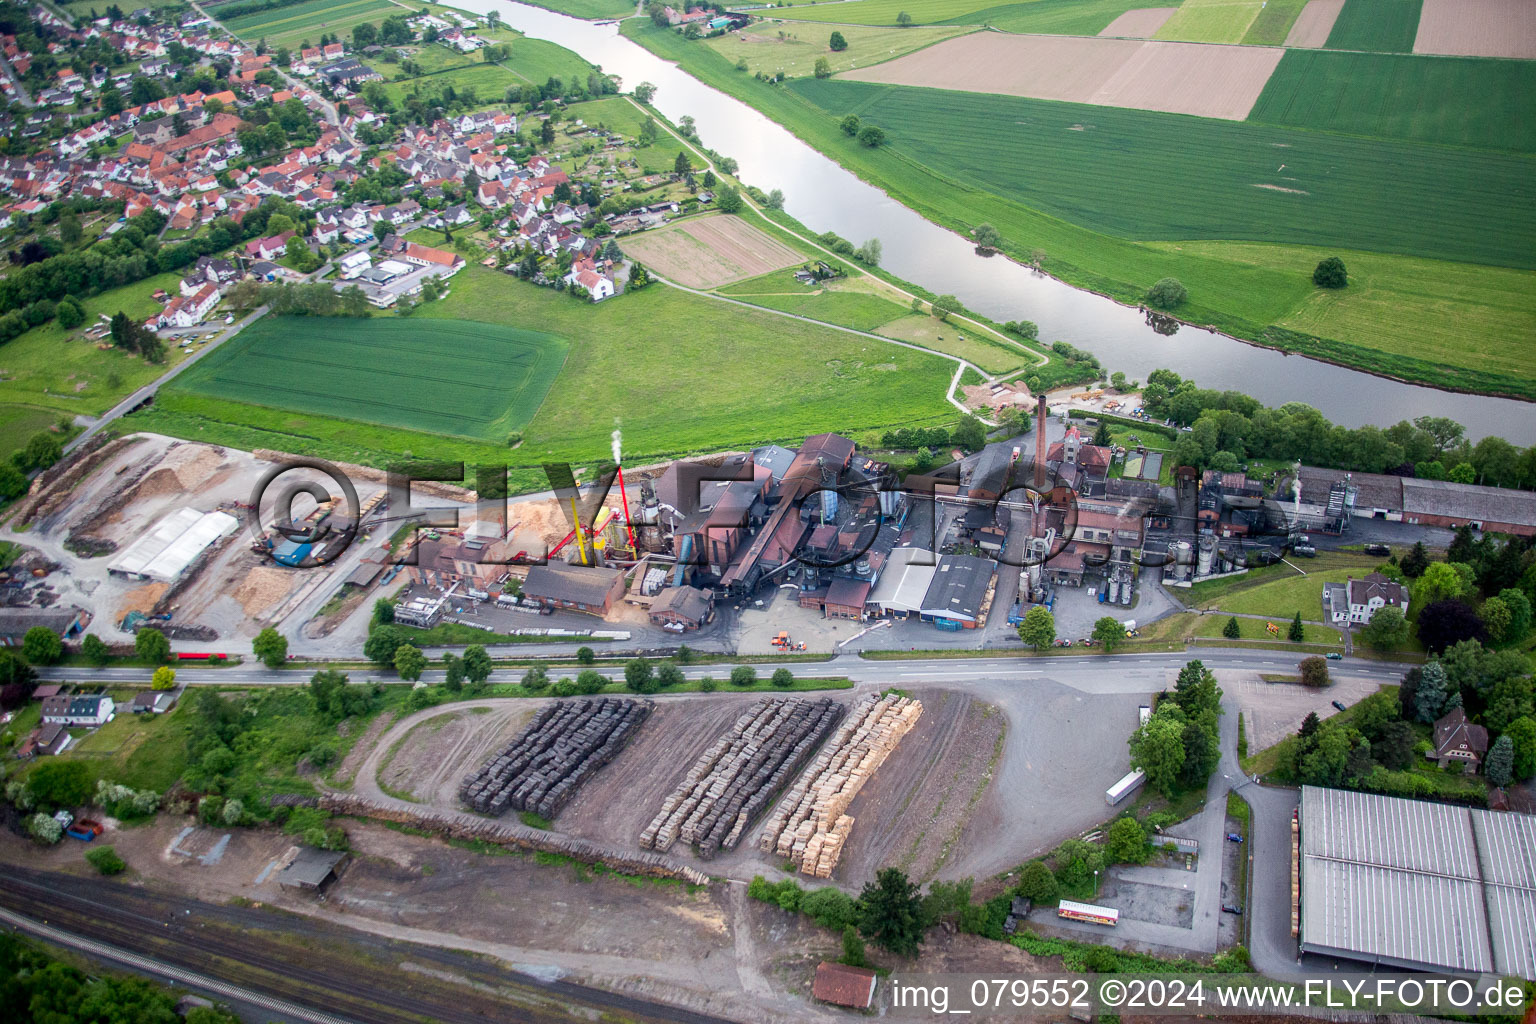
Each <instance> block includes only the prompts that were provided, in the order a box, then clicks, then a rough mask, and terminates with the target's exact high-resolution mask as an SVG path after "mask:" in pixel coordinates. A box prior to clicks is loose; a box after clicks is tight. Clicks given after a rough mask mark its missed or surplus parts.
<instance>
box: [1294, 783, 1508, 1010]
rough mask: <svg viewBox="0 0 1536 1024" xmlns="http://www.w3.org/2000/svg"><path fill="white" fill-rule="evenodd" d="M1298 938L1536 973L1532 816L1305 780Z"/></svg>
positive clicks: (1417, 960) (1428, 964)
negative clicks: (1330, 786)
mask: <svg viewBox="0 0 1536 1024" xmlns="http://www.w3.org/2000/svg"><path fill="white" fill-rule="evenodd" d="M1301 948H1302V950H1303V951H1305V952H1308V953H1320V954H1324V955H1328V956H1340V957H1346V958H1348V959H1352V960H1362V961H1366V962H1368V963H1376V964H1383V965H1387V966H1393V967H1405V968H1410V969H1414V970H1430V971H1459V972H1492V973H1497V974H1505V975H1513V976H1516V977H1521V978H1526V979H1528V980H1536V816H1532V815H1526V814H1509V813H1496V812H1493V811H1485V810H1479V809H1474V808H1470V807H1459V806H1454V805H1451V804H1437V803H1428V802H1424V801H1419V800H1403V799H1399V798H1397V797H1386V796H1377V795H1374V794H1370V793H1355V792H1349V791H1346V790H1338V789H1321V788H1318V787H1315V786H1306V787H1303V788H1302V791H1301Z"/></svg>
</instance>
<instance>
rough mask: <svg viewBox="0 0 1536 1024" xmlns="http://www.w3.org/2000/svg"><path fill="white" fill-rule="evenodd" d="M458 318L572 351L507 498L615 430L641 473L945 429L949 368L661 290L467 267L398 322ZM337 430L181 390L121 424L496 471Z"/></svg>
mask: <svg viewBox="0 0 1536 1024" xmlns="http://www.w3.org/2000/svg"><path fill="white" fill-rule="evenodd" d="M423 237H425V236H423ZM429 240H435V239H429ZM471 318H473V319H475V320H478V321H480V322H482V323H484V322H490V323H493V324H499V325H504V326H506V327H517V326H519V325H524V324H538V325H539V327H540V328H541V329H542V330H543V331H546V332H549V333H552V334H555V335H557V336H559V337H564V338H569V339H570V340H571V350H570V353H569V355H568V356H567V358H566V361H565V367H564V369H563V370H562V371H561V374H560V376H559V377H558V378H557V380H556V382H555V385H554V387H553V388H552V389H551V390H550V393H549V395H548V397H547V398H546V399H545V401H544V404H543V405H542V406H541V407H540V408H539V411H538V414H537V415H536V416H534V418H533V420H532V422H530V423H529V424H528V425H527V426H526V427H525V428H524V430H523V438H524V440H523V443H522V445H521V446H520V447H519V448H518V449H516V450H515V451H514V452H512V453H510V459H511V461H512V462H513V463H514V464H516V465H517V466H520V467H522V468H521V469H519V470H516V471H514V473H513V487H514V489H517V490H537V489H540V488H542V487H543V486H545V483H544V480H543V476H542V474H541V472H540V471H539V470H538V469H537V468H536V467H537V466H538V465H539V464H540V463H542V462H543V461H545V460H546V459H550V458H555V459H570V460H571V461H572V462H575V463H577V464H583V463H591V462H596V461H597V460H600V459H604V458H606V457H607V453H608V450H609V446H610V436H609V435H610V434H611V433H612V431H613V429H614V427H615V426H616V425H617V426H620V427H621V428H622V430H623V432H624V450H625V452H626V453H627V455H628V456H629V457H630V458H632V459H640V458H642V457H645V458H650V457H657V458H659V457H664V456H668V455H675V454H681V453H685V452H697V451H718V450H719V449H721V448H727V447H743V446H749V445H754V444H761V443H764V442H767V441H784V440H789V441H797V440H798V439H800V438H802V437H804V436H805V435H806V434H809V433H816V432H819V431H823V430H832V431H839V432H849V431H876V430H884V429H888V428H891V427H896V426H902V425H926V424H940V423H947V422H951V421H952V420H953V418H954V414H953V408H952V407H951V406H949V405H948V404H947V403H946V402H945V401H944V386H945V384H946V383H947V381H948V380H949V377H950V373H951V370H950V367H951V366H952V364H951V363H949V362H948V361H946V360H943V359H940V358H939V357H937V356H927V355H924V354H922V353H919V352H913V351H910V350H905V349H901V348H898V347H896V346H891V345H883V344H881V343H880V342H877V341H873V340H870V339H863V338H857V337H853V336H849V335H845V334H842V333H840V332H837V331H833V330H831V329H829V328H824V327H819V326H817V325H814V324H808V323H803V322H799V321H793V320H788V319H785V318H783V317H778V316H774V315H771V314H769V313H766V312H764V313H753V312H750V311H745V310H743V309H741V308H740V307H737V306H730V305H727V304H725V303H721V302H717V301H715V300H711V299H706V298H700V297H697V296H692V295H688V294H686V293H683V292H679V291H677V290H675V289H672V288H667V287H665V286H662V285H656V286H653V287H650V288H647V289H644V290H642V291H640V292H636V293H633V294H630V295H624V296H619V297H617V298H615V299H611V300H609V301H607V302H603V303H601V304H599V305H592V304H590V303H585V302H578V301H576V300H574V299H572V298H570V297H568V296H566V295H562V294H560V293H557V292H555V291H552V290H550V289H544V288H537V287H534V286H533V285H529V284H525V283H523V282H520V281H516V280H514V279H513V278H511V277H508V276H507V275H505V274H500V273H497V272H496V271H493V270H489V269H486V268H483V267H479V266H470V267H466V268H465V269H464V270H463V271H461V272H460V273H459V275H458V276H457V277H455V278H454V279H453V292H452V294H451V295H450V296H449V297H448V298H447V299H444V300H442V301H440V302H436V303H431V304H428V305H427V306H425V307H423V308H422V309H421V310H419V311H418V312H417V313H416V315H415V317H413V318H412V319H411V320H409V321H402V323H405V324H408V325H409V326H410V327H411V328H413V329H416V330H422V331H431V330H434V329H435V328H437V327H439V326H443V322H444V321H468V320H470V319H471ZM386 322H387V321H386ZM450 329H454V328H452V327H451V326H450ZM732 370H735V371H736V372H731V371H732ZM338 417H339V414H338V413H334V412H333V413H330V414H328V415H317V414H314V413H298V412H287V411H282V410H277V409H269V408H262V407H260V406H254V405H247V404H241V403H239V402H230V401H225V400H219V399H214V398H211V397H207V396H205V395H201V394H197V393H194V392H192V391H191V390H190V389H187V388H181V387H178V388H174V389H170V393H169V394H167V395H166V396H165V397H164V398H163V399H162V400H160V401H157V402H156V403H155V406H154V407H153V408H151V409H148V410H146V411H144V412H143V413H138V414H135V415H134V417H132V418H131V419H130V421H129V425H130V426H132V427H135V428H139V429H146V430H164V431H168V432H170V433H173V434H175V435H177V436H183V437H190V438H195V439H198V440H206V441H210V442H215V443H220V444H230V445H233V446H237V447H244V448H251V447H273V448H278V449H281V450H285V451H293V452H298V453H302V454H313V455H320V456H324V457H332V458H339V459H345V460H348V461H360V462H364V463H369V464H373V465H380V464H385V463H388V462H390V461H394V460H398V459H399V458H400V456H401V454H402V452H410V453H411V455H413V456H415V457H419V458H434V459H453V460H463V461H465V462H469V463H482V464H485V463H496V462H501V461H504V460H507V459H508V458H509V452H508V450H507V449H506V448H505V447H504V446H500V445H496V444H490V443H485V442H476V441H473V440H466V439H455V438H446V437H434V436H433V435H430V434H426V433H422V432H418V431H410V430H403V429H400V428H399V427H396V426H384V425H380V424H376V423H364V422H358V421H356V420H345V419H340V418H338Z"/></svg>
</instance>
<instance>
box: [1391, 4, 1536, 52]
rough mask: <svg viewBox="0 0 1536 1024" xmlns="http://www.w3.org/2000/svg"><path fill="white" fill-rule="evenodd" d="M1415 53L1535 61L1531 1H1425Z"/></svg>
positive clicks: (1535, 17) (1534, 17) (1535, 18)
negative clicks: (1513, 58)
mask: <svg viewBox="0 0 1536 1024" xmlns="http://www.w3.org/2000/svg"><path fill="white" fill-rule="evenodd" d="M1413 52H1414V53H1449V54H1463V55H1465V56H1469V57H1515V58H1519V59H1522V60H1533V59H1536V4H1533V3H1531V0H1424V7H1423V10H1422V11H1421V12H1420V14H1419V32H1418V35H1417V36H1416V37H1414V40H1413Z"/></svg>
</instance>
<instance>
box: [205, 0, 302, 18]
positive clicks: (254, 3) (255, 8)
mask: <svg viewBox="0 0 1536 1024" xmlns="http://www.w3.org/2000/svg"><path fill="white" fill-rule="evenodd" d="M309 2H310V0H239V2H237V3H231V4H220V5H219V6H218V7H216V8H214V14H215V15H216V16H217V17H218V19H219V20H220V21H228V20H230V19H231V18H243V17H245V16H246V15H247V14H260V13H262V12H263V11H275V10H279V9H280V8H283V7H296V6H298V5H299V4H305V3H309Z"/></svg>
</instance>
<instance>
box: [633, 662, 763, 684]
mask: <svg viewBox="0 0 1536 1024" xmlns="http://www.w3.org/2000/svg"><path fill="white" fill-rule="evenodd" d="M788 671H789V670H788V669H780V670H779V672H788ZM774 675H775V676H777V675H778V672H775V673H774ZM686 681H687V680H686V679H685V677H684V676H683V670H682V669H680V668H678V667H677V666H676V665H672V664H666V665H663V666H661V667H660V668H658V669H657V670H656V683H657V685H659V686H660V687H661V688H662V689H664V690H665V689H670V688H671V687H674V686H681V685H683V683H685V682H686Z"/></svg>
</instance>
